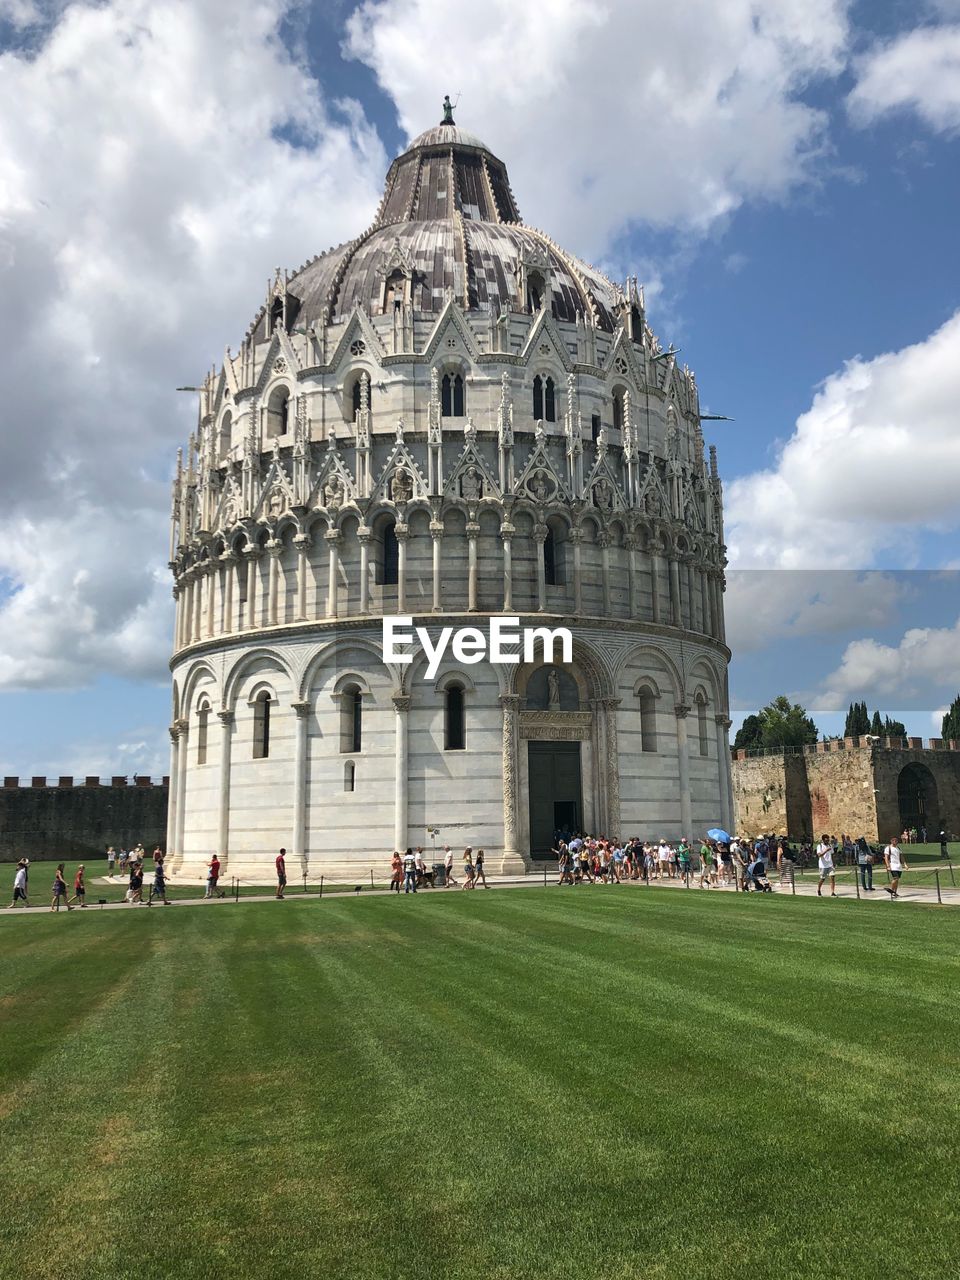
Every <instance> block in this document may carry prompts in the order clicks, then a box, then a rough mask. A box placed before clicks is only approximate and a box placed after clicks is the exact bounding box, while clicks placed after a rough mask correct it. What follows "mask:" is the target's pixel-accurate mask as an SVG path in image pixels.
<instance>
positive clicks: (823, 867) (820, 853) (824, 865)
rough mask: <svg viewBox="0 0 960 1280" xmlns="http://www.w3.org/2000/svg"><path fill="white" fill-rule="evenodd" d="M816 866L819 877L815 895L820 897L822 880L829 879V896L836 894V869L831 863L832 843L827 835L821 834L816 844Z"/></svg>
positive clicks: (832, 896) (833, 896)
mask: <svg viewBox="0 0 960 1280" xmlns="http://www.w3.org/2000/svg"><path fill="white" fill-rule="evenodd" d="M817 866H818V867H819V869H820V879H819V880H818V881H817V897H818V898H819V897H820V891H821V890H822V888H823V882H824V880H826V879H828V878H829V880H830V897H831V898H835V897H836V896H837V869H836V867H835V866H834V865H833V845H832V843H831V842H830V837H829V836H821V837H820V843H819V844H818V845H817Z"/></svg>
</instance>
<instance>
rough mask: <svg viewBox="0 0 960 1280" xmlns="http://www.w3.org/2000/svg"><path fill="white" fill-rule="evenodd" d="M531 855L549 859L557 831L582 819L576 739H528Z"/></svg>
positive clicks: (577, 825)
mask: <svg viewBox="0 0 960 1280" xmlns="http://www.w3.org/2000/svg"><path fill="white" fill-rule="evenodd" d="M527 766H528V776H529V779H530V856H531V857H533V858H549V857H550V856H551V855H550V850H551V849H552V848H553V847H554V833H555V832H556V831H563V830H568V831H571V832H574V831H577V830H578V829H579V828H580V826H581V824H582V821H583V797H582V793H581V782H580V743H579V742H528V743H527Z"/></svg>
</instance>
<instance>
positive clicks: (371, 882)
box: [370, 867, 373, 889]
mask: <svg viewBox="0 0 960 1280" xmlns="http://www.w3.org/2000/svg"><path fill="white" fill-rule="evenodd" d="M370 888H371V889H372V888H373V867H371V868H370Z"/></svg>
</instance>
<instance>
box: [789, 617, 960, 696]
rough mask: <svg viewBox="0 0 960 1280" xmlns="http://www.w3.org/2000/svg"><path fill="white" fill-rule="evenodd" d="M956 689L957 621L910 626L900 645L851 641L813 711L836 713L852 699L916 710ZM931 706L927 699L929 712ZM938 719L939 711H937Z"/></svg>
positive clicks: (959, 684)
mask: <svg viewBox="0 0 960 1280" xmlns="http://www.w3.org/2000/svg"><path fill="white" fill-rule="evenodd" d="M952 688H960V619H958V620H957V623H956V625H955V626H953V627H911V628H910V630H909V631H906V632H905V633H904V635H903V638H902V640H901V641H900V643H899V644H898V645H895V646H894V645H886V644H878V643H877V641H876V640H871V639H869V638H865V639H862V640H854V641H852V642H851V643H850V644H848V645H847V647H846V649H845V650H844V652H843V657H842V659H841V662H840V665H839V667H837V669H836V670H835V671H832V672H831V673H830V674H829V675H828V676H827V677H826V679H825V680H824V681H823V682H822V686H821V692H820V694H819V695H818V697H817V698H816V699H815V701H814V704H813V708H814V710H815V711H840V710H842V709H843V707H844V706H845V704H846V703H847V702H848V701H849V699H850V698H851V697H859V698H868V699H870V698H871V697H881V698H884V699H885V700H886V701H887V702H893V701H894V700H896V705H897V706H901V707H906V706H911V705H912V706H916V705H917V703H918V700H919V699H921V698H923V697H924V696H929V695H931V694H933V693H934V692H935V693H936V701H937V702H939V701H940V700H941V698H942V696H943V692H942V691H943V690H944V689H952ZM932 702H934V697H932V696H931V697H930V700H929V701H928V702H927V704H926V705H927V706H928V707H929V706H930V705H931V703H932ZM941 715H942V712H941Z"/></svg>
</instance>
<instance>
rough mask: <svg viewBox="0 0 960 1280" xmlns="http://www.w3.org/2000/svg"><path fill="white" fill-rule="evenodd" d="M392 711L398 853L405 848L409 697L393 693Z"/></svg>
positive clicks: (394, 827) (395, 844)
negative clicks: (394, 734)
mask: <svg viewBox="0 0 960 1280" xmlns="http://www.w3.org/2000/svg"><path fill="white" fill-rule="evenodd" d="M393 709H394V711H395V712H396V716H397V719H396V743H395V756H396V764H395V769H394V780H393V843H394V847H395V848H396V849H397V850H398V852H400V853H403V851H404V849H406V847H407V712H408V711H409V710H410V695H409V694H405V693H395V694H394V695H393Z"/></svg>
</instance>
